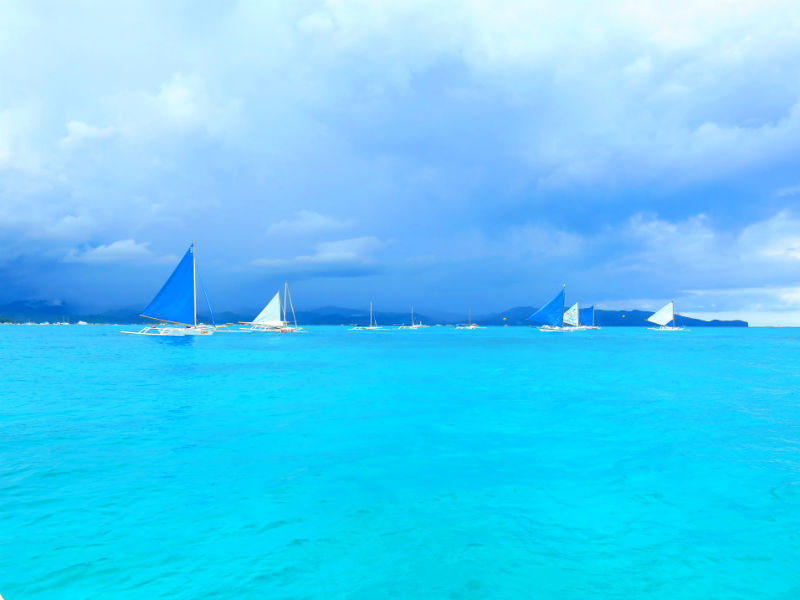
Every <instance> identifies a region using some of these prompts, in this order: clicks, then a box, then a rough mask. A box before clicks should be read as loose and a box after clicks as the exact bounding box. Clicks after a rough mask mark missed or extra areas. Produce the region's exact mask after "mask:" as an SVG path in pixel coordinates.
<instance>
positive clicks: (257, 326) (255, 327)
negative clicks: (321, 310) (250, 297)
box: [240, 281, 303, 333]
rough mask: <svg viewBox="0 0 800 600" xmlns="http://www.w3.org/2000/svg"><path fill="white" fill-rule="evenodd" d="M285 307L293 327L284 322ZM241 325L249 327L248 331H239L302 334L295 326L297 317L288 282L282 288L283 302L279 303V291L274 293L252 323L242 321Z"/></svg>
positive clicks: (300, 328)
mask: <svg viewBox="0 0 800 600" xmlns="http://www.w3.org/2000/svg"><path fill="white" fill-rule="evenodd" d="M287 305H288V306H289V307H290V308H291V311H292V322H293V323H294V324H293V325H291V324H289V321H287V320H286V307H287ZM241 324H242V325H250V327H249V328H248V329H241V330H240V331H271V332H275V333H300V332H303V328H302V327H298V325H297V316H296V315H295V313H294V303H293V302H292V296H291V294H290V293H289V282H288V281H287V282H284V287H283V302H281V293H280V291H277V292H275V295H274V296H273V297H272V300H270V301H269V302H268V303H267V305H266V306H265V307H264V309H263V310H262V311H261V312H260V313H258V315H257V316H256V318H255V319H253V320H252V321H242V322H241Z"/></svg>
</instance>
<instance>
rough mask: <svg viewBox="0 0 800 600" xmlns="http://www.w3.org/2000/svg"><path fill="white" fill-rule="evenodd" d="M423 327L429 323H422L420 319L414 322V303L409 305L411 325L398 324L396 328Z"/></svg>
mask: <svg viewBox="0 0 800 600" xmlns="http://www.w3.org/2000/svg"><path fill="white" fill-rule="evenodd" d="M425 327H430V325H424V324H423V323H422V321H420V322H419V323H415V322H414V305H413V304H412V305H411V325H400V327H398V329H423V328H425Z"/></svg>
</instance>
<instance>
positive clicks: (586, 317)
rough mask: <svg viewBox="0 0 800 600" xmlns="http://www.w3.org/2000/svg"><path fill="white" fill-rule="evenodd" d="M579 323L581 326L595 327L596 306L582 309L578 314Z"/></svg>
mask: <svg viewBox="0 0 800 600" xmlns="http://www.w3.org/2000/svg"><path fill="white" fill-rule="evenodd" d="M578 323H580V324H581V325H594V306H587V307H586V308H582V309H580V311H579V313H578Z"/></svg>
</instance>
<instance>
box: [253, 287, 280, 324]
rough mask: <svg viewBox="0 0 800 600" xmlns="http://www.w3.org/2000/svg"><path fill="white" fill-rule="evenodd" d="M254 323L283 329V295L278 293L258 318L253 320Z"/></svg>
mask: <svg viewBox="0 0 800 600" xmlns="http://www.w3.org/2000/svg"><path fill="white" fill-rule="evenodd" d="M253 323H255V324H257V325H268V326H273V327H281V326H282V325H283V320H282V319H281V293H280V292H276V293H275V295H274V296H273V297H272V300H270V301H269V304H267V305H266V306H265V307H264V310H262V311H261V312H260V313H258V316H257V317H256V318H255V319H253Z"/></svg>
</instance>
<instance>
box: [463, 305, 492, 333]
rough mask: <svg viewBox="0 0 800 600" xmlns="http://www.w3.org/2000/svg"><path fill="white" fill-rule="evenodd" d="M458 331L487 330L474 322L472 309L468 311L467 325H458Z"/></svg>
mask: <svg viewBox="0 0 800 600" xmlns="http://www.w3.org/2000/svg"><path fill="white" fill-rule="evenodd" d="M456 329H486V327H482V326H480V325H477V324H475V323H473V322H472V308H469V309H467V324H466V325H463V324H462V325H456Z"/></svg>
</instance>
